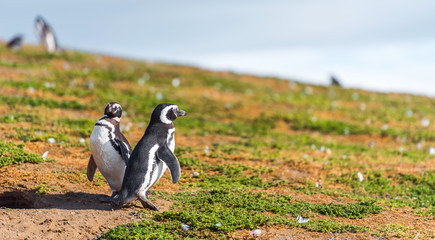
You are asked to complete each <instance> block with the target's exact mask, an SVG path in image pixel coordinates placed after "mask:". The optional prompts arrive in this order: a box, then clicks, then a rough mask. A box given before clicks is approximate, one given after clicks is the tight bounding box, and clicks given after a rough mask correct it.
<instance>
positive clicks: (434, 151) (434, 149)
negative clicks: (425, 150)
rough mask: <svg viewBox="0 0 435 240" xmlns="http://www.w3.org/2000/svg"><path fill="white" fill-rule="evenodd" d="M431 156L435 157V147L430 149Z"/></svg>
mask: <svg viewBox="0 0 435 240" xmlns="http://www.w3.org/2000/svg"><path fill="white" fill-rule="evenodd" d="M429 154H430V155H435V148H434V147H430V148H429Z"/></svg>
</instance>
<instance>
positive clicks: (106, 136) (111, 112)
mask: <svg viewBox="0 0 435 240" xmlns="http://www.w3.org/2000/svg"><path fill="white" fill-rule="evenodd" d="M121 115H122V108H121V105H119V104H118V103H115V102H111V103H109V104H107V106H106V109H105V110H104V115H103V117H102V118H101V119H100V120H98V121H97V123H95V126H94V130H93V131H92V134H91V138H90V147H91V152H92V154H91V157H90V158H89V162H88V169H87V176H88V179H89V181H91V182H92V180H93V179H94V174H95V171H96V170H97V168H98V169H99V170H100V172H101V174H102V175H103V176H104V178H106V180H107V182H108V183H109V186H110V189H112V196H111V197H113V196H114V195H115V194H116V193H117V192H119V191H120V190H121V187H122V179H123V178H124V172H125V167H126V166H127V163H128V159H129V158H130V153H131V146H130V144H129V143H128V141H127V139H126V138H125V137H124V135H122V133H121V132H120V131H119V122H120V120H121ZM100 201H101V202H110V198H101V199H100Z"/></svg>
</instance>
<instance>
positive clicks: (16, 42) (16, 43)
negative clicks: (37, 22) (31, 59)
mask: <svg viewBox="0 0 435 240" xmlns="http://www.w3.org/2000/svg"><path fill="white" fill-rule="evenodd" d="M22 42H23V35H21V34H18V35H15V36H14V37H13V38H12V39H11V40H9V42H8V43H7V45H6V47H7V48H9V49H12V50H17V49H20V48H21V44H22Z"/></svg>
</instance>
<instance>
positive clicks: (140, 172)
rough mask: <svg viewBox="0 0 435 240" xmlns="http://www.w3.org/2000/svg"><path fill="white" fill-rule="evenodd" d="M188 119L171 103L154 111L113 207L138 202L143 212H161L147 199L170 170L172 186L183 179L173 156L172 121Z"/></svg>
mask: <svg viewBox="0 0 435 240" xmlns="http://www.w3.org/2000/svg"><path fill="white" fill-rule="evenodd" d="M185 115H186V112H185V111H183V110H180V109H178V107H177V105H174V104H169V103H162V104H159V105H158V106H157V107H156V108H155V109H154V111H153V113H152V115H151V121H150V123H149V125H148V127H147V129H146V130H145V134H144V136H143V137H142V139H141V140H140V141H139V142H138V144H137V145H136V147H135V148H134V150H133V152H132V153H131V157H130V159H129V162H128V164H127V168H126V170H125V176H124V180H123V183H122V189H121V191H120V192H119V193H118V194H116V195H115V196H114V197H113V198H112V206H113V207H115V208H118V207H121V206H122V205H124V204H127V203H129V202H131V201H133V200H135V199H137V198H138V199H139V201H140V202H141V203H142V206H143V207H144V208H149V209H152V210H156V211H157V210H158V208H157V207H156V206H155V205H154V204H153V203H151V202H150V201H149V200H148V199H147V197H146V193H147V192H148V190H149V189H150V188H151V187H152V186H153V185H154V184H155V183H156V182H157V181H158V180H159V179H160V178H161V177H162V175H163V174H164V173H165V171H166V168H169V171H170V173H171V177H172V182H173V183H177V182H178V180H179V179H180V175H181V170H180V163H179V162H178V159H177V157H175V155H174V149H175V136H174V134H175V126H174V123H173V121H174V120H175V119H176V118H177V117H180V116H185Z"/></svg>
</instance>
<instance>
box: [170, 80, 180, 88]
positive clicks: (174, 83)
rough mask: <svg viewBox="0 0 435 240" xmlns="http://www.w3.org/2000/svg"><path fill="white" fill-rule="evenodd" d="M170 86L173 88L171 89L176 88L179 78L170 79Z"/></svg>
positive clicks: (178, 84)
mask: <svg viewBox="0 0 435 240" xmlns="http://www.w3.org/2000/svg"><path fill="white" fill-rule="evenodd" d="M172 86H173V87H178V86H180V79H179V78H174V79H172Z"/></svg>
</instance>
